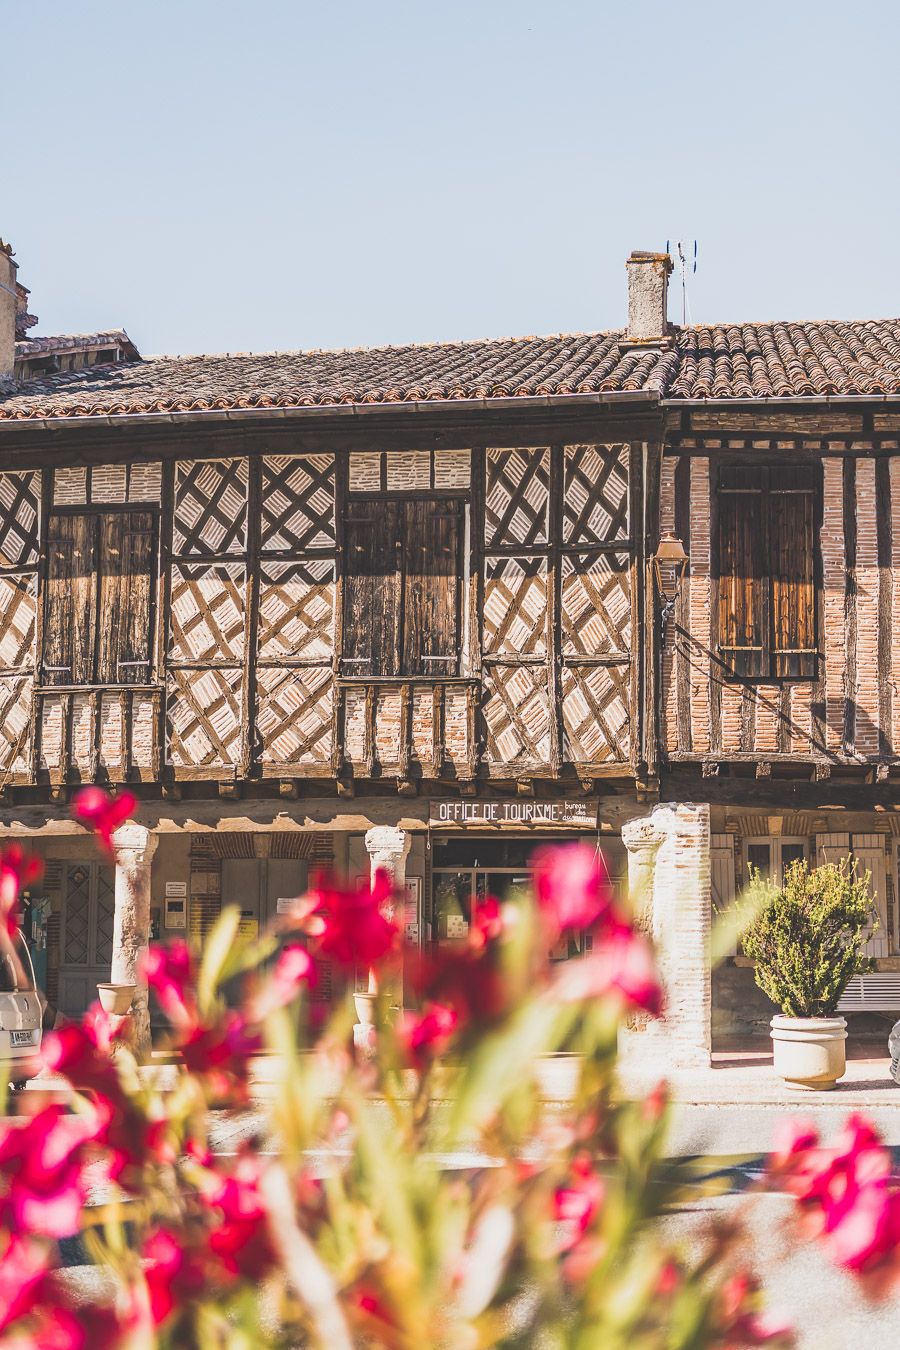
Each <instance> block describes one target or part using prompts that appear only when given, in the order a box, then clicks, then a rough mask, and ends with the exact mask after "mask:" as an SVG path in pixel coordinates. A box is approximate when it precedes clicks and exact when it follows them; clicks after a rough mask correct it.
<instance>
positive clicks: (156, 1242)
mask: <svg viewBox="0 0 900 1350" xmlns="http://www.w3.org/2000/svg"><path fill="white" fill-rule="evenodd" d="M141 1254H142V1256H143V1259H144V1279H145V1280H146V1282H147V1290H148V1292H149V1295H150V1312H151V1316H152V1318H153V1322H154V1325H156V1326H160V1325H161V1324H162V1323H163V1322H165V1321H166V1320H167V1319H168V1317H169V1316H170V1315H171V1314H172V1313H173V1312H174V1311H175V1310H176V1308H177V1309H179V1310H180V1309H181V1308H183V1307H184V1305H185V1304H187V1303H192V1302H194V1301H195V1300H196V1299H197V1298H199V1297H200V1296H201V1295H202V1293H203V1290H204V1287H205V1285H206V1268H205V1263H204V1262H203V1260H202V1258H201V1256H200V1255H199V1253H197V1252H193V1251H191V1250H189V1249H188V1248H187V1247H186V1246H185V1242H184V1234H183V1233H178V1232H174V1231H173V1230H171V1229H168V1228H157V1229H154V1231H153V1232H152V1233H151V1234H150V1235H149V1236H148V1237H147V1239H146V1241H145V1242H144V1246H143V1250H142V1253H141Z"/></svg>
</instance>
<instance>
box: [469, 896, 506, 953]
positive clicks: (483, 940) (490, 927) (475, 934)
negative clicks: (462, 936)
mask: <svg viewBox="0 0 900 1350" xmlns="http://www.w3.org/2000/svg"><path fill="white" fill-rule="evenodd" d="M502 932H503V910H502V907H501V905H500V901H499V900H497V899H496V898H495V897H494V896H493V895H488V896H486V897H485V898H484V899H483V900H479V901H478V907H477V909H476V910H475V917H474V919H473V920H472V926H471V927H470V929H469V946H470V947H474V948H475V950H476V951H480V949H481V948H482V947H486V946H487V945H488V943H489V942H493V941H494V940H495V939H496V938H498V937H500V935H501V933H502Z"/></svg>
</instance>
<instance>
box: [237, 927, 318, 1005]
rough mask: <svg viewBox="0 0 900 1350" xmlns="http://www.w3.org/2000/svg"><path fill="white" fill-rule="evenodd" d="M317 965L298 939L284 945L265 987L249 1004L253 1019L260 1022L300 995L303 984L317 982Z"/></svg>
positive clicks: (308, 984) (309, 984)
mask: <svg viewBox="0 0 900 1350" xmlns="http://www.w3.org/2000/svg"><path fill="white" fill-rule="evenodd" d="M315 980H316V968H315V965H314V964H313V959H312V957H311V956H310V954H309V952H308V951H307V950H306V948H305V947H304V946H302V944H301V943H299V942H292V943H291V944H290V945H289V946H287V947H285V948H284V949H283V950H282V952H281V954H280V956H279V957H278V960H277V961H276V962H275V969H274V970H273V971H272V973H271V975H270V976H269V978H268V980H267V981H266V983H265V985H264V986H263V988H262V989H261V990H260V991H259V992H258V993H257V994H255V995H254V996H253V997H252V998H251V999H250V1000H249V1001H248V1004H247V1010H248V1015H249V1017H250V1020H251V1021H253V1022H261V1021H263V1019H264V1018H266V1017H268V1015H269V1013H271V1012H274V1010H275V1009H276V1008H284V1007H286V1006H287V1004H288V1003H291V1002H293V1000H294V999H295V998H296V997H297V994H298V993H299V991H300V988H301V986H302V985H307V986H311V985H313V984H315Z"/></svg>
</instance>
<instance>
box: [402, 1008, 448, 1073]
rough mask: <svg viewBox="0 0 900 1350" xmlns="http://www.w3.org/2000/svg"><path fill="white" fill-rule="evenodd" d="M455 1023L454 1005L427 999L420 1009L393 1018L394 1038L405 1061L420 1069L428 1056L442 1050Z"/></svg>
mask: <svg viewBox="0 0 900 1350" xmlns="http://www.w3.org/2000/svg"><path fill="white" fill-rule="evenodd" d="M458 1024H459V1014H458V1013H457V1011H456V1009H455V1008H449V1007H447V1006H446V1005H445V1004H441V1003H429V1004H427V1005H426V1006H425V1008H424V1009H423V1010H422V1012H420V1013H409V1012H407V1013H402V1014H401V1016H400V1018H399V1019H398V1022H397V1039H398V1040H399V1042H400V1044H401V1046H402V1047H403V1049H404V1051H405V1052H406V1056H407V1058H408V1059H409V1062H410V1063H411V1064H412V1065H413V1067H414V1068H416V1069H419V1070H420V1071H421V1070H422V1069H423V1068H424V1067H425V1065H426V1064H427V1063H428V1061H429V1060H431V1059H433V1058H434V1057H435V1056H437V1055H441V1054H443V1052H444V1051H445V1050H446V1048H447V1046H448V1045H449V1044H450V1041H451V1040H452V1039H453V1034H454V1032H455V1031H456V1028H457V1025H458Z"/></svg>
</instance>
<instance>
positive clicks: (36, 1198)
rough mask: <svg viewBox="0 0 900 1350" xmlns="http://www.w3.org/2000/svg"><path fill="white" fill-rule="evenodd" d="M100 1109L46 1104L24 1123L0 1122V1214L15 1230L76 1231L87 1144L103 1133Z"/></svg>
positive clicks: (49, 1233) (65, 1233) (58, 1234)
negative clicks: (0, 1184) (0, 1188)
mask: <svg viewBox="0 0 900 1350" xmlns="http://www.w3.org/2000/svg"><path fill="white" fill-rule="evenodd" d="M105 1124H106V1117H105V1116H104V1114H103V1113H102V1112H100V1111H91V1112H88V1113H85V1114H81V1115H69V1114H67V1113H66V1111H65V1109H64V1108H63V1107H62V1106H47V1107H44V1109H43V1110H41V1111H38V1112H37V1114H36V1115H34V1116H32V1117H31V1118H30V1119H29V1120H27V1121H26V1123H24V1124H22V1123H21V1122H19V1123H16V1122H14V1121H3V1122H2V1123H0V1175H2V1177H3V1179H4V1180H5V1183H6V1193H5V1195H4V1196H3V1197H2V1199H0V1217H2V1219H3V1220H4V1221H5V1222H6V1223H8V1224H9V1226H10V1227H11V1228H12V1229H13V1230H18V1231H20V1232H25V1233H31V1234H38V1235H41V1236H44V1237H52V1238H60V1237H70V1236H71V1235H72V1234H73V1233H76V1232H77V1231H78V1228H79V1226H80V1222H81V1210H82V1207H83V1206H84V1202H85V1199H86V1198H87V1185H86V1182H85V1176H84V1170H85V1166H86V1164H87V1161H88V1145H90V1144H92V1143H95V1142H96V1141H97V1139H98V1138H99V1137H100V1135H101V1134H102V1131H103V1128H104V1125H105Z"/></svg>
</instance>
